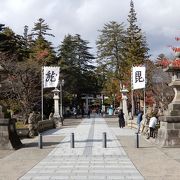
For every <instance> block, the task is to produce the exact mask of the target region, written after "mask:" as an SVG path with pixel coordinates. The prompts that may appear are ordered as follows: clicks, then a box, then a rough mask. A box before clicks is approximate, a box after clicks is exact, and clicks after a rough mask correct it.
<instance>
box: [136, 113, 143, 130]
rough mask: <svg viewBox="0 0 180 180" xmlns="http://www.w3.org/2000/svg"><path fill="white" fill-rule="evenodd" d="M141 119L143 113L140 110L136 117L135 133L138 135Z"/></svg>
mask: <svg viewBox="0 0 180 180" xmlns="http://www.w3.org/2000/svg"><path fill="white" fill-rule="evenodd" d="M142 119H143V111H142V110H140V111H139V113H138V116H137V126H138V128H137V133H140V128H141V121H142Z"/></svg>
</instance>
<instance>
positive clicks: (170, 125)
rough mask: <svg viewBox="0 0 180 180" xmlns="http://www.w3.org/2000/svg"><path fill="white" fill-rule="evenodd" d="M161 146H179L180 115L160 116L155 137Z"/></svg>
mask: <svg viewBox="0 0 180 180" xmlns="http://www.w3.org/2000/svg"><path fill="white" fill-rule="evenodd" d="M156 143H158V144H159V145H160V146H161V147H180V116H162V117H161V118H160V128H159V130H158V137H157V139H156Z"/></svg>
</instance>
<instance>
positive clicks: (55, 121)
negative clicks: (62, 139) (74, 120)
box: [53, 117, 62, 128]
mask: <svg viewBox="0 0 180 180" xmlns="http://www.w3.org/2000/svg"><path fill="white" fill-rule="evenodd" d="M53 120H54V124H55V127H56V128H60V127H61V126H62V123H61V118H60V117H53Z"/></svg>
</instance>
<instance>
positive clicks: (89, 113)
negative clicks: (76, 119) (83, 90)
mask: <svg viewBox="0 0 180 180" xmlns="http://www.w3.org/2000/svg"><path fill="white" fill-rule="evenodd" d="M87 115H88V118H91V109H90V108H88V113H87Z"/></svg>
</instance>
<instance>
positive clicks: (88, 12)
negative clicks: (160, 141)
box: [0, 0, 180, 58]
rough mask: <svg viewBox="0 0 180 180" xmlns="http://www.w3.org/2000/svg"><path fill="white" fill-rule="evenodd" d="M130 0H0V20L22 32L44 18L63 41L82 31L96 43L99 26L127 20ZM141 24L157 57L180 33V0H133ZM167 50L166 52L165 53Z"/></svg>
mask: <svg viewBox="0 0 180 180" xmlns="http://www.w3.org/2000/svg"><path fill="white" fill-rule="evenodd" d="M129 3H130V0H129V1H128V0H0V6H1V12H0V23H4V24H5V25H6V26H9V27H11V28H12V29H13V30H14V31H15V32H16V33H18V34H23V27H24V25H28V26H29V27H30V28H32V27H33V25H34V22H36V21H37V19H38V18H40V17H41V18H43V19H45V21H46V22H47V24H49V26H50V28H52V32H51V33H53V34H54V35H55V36H56V37H55V38H52V39H51V41H53V42H54V44H55V45H58V44H60V42H61V41H62V40H63V38H64V36H65V35H66V34H68V33H69V34H76V33H77V34H80V35H82V38H83V39H86V40H88V41H90V45H91V46H95V41H96V38H97V36H98V30H99V29H102V28H103V25H104V24H105V23H108V22H109V21H112V20H113V21H117V22H119V23H121V22H125V24H127V22H126V19H127V16H128V13H129V10H130V5H129ZM134 5H135V11H136V13H137V18H138V24H139V25H140V27H141V28H142V30H143V31H144V32H145V33H146V36H147V40H148V44H149V47H150V49H151V51H150V54H152V57H153V58H155V57H156V56H157V55H158V53H159V54H160V53H164V51H165V50H166V49H167V51H166V52H167V53H168V51H169V49H168V47H167V46H168V45H173V44H175V43H176V42H175V40H174V37H175V36H178V35H179V30H180V26H179V24H178V23H179V21H178V18H179V17H180V11H179V7H180V1H179V0H174V1H172V0H134ZM166 52H165V53H166Z"/></svg>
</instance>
